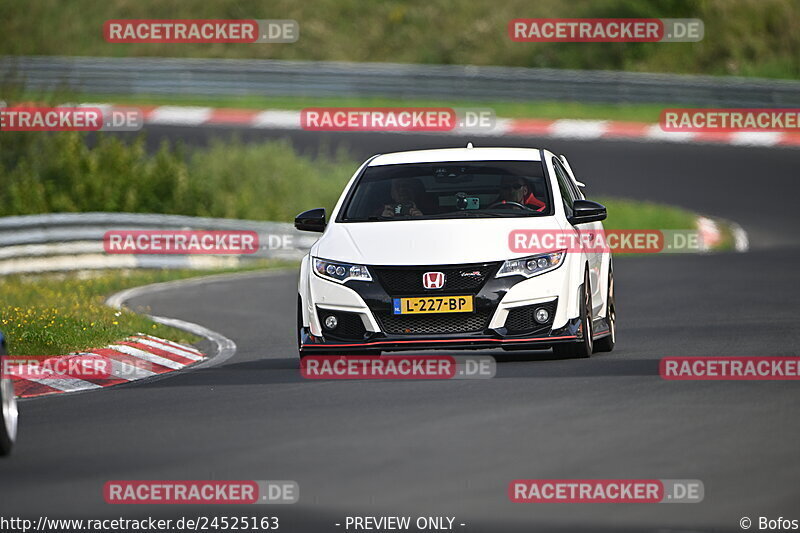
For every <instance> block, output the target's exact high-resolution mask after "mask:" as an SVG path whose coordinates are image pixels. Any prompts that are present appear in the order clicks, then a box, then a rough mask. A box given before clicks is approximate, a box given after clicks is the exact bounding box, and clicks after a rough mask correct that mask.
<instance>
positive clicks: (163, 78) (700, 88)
mask: <svg viewBox="0 0 800 533" xmlns="http://www.w3.org/2000/svg"><path fill="white" fill-rule="evenodd" d="M0 79H5V80H18V81H19V82H20V83H22V84H24V86H25V87H26V88H28V89H32V90H52V89H58V88H62V89H63V88H66V89H70V90H73V91H79V92H87V93H94V94H124V95H135V94H152V95H159V94H169V95H172V96H175V95H181V94H184V95H214V96H236V95H262V96H263V95H267V96H310V97H325V96H385V97H395V98H410V97H415V98H447V99H451V98H453V96H454V95H458V97H459V98H462V99H472V100H495V101H498V100H511V101H524V100H562V101H563V100H569V101H582V102H605V103H626V102H637V103H647V102H649V103H658V104H670V105H699V106H719V107H726V106H727V107H733V106H737V107H798V106H800V82H796V81H788V80H767V79H754V78H737V77H713V76H686V75H672V74H645V73H632V72H615V71H584V70H557V69H539V68H513V67H476V66H459V65H409V64H394V63H347V62H300V61H278V60H237V59H172V58H119V57H114V58H111V57H108V58H105V57H59V56H18V57H17V56H4V57H2V58H0Z"/></svg>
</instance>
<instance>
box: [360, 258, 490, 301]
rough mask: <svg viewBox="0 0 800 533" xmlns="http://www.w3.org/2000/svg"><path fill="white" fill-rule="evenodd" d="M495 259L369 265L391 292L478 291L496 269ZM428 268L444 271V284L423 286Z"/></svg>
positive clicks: (433, 270)
mask: <svg viewBox="0 0 800 533" xmlns="http://www.w3.org/2000/svg"><path fill="white" fill-rule="evenodd" d="M497 266H498V265H497V264H496V263H482V264H478V265H460V266H458V267H446V266H445V267H441V266H428V267H403V268H399V267H398V268H386V267H370V268H371V269H372V270H373V271H374V272H375V273H376V275H377V277H378V281H379V282H380V284H381V285H382V286H383V288H384V289H385V290H386V292H388V293H389V294H391V295H404V294H425V293H433V292H437V293H456V292H465V293H472V294H475V293H477V292H478V291H479V290H480V288H481V287H483V284H484V283H485V282H486V280H487V279H488V278H489V276H492V275H494V273H495V272H496V271H497ZM425 272H442V273H444V276H445V280H444V287H443V288H441V289H426V288H425V287H423V286H422V276H423V275H424V274H425Z"/></svg>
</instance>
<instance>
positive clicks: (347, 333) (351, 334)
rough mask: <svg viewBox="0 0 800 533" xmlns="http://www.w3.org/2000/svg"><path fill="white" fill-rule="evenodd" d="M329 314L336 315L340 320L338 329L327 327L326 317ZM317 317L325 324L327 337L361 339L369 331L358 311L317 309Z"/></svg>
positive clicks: (323, 330)
mask: <svg viewBox="0 0 800 533" xmlns="http://www.w3.org/2000/svg"><path fill="white" fill-rule="evenodd" d="M328 315H334V316H335V317H336V319H337V320H338V321H339V324H338V325H337V326H336V329H326V328H325V326H324V324H325V317H326V316H328ZM317 317H318V318H319V323H320V324H322V325H323V326H322V332H323V334H324V335H325V337H326V338H328V337H330V338H332V339H341V340H359V341H360V340H363V339H364V335H365V334H366V332H367V330H366V328H365V327H364V323H363V322H362V321H361V316H360V315H359V314H358V313H346V312H343V311H328V310H327V309H317Z"/></svg>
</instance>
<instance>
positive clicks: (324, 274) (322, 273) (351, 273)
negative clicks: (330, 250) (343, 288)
mask: <svg viewBox="0 0 800 533" xmlns="http://www.w3.org/2000/svg"><path fill="white" fill-rule="evenodd" d="M314 271H315V272H316V273H317V275H318V276H319V277H321V278H325V279H329V280H331V281H335V282H337V283H344V282H345V281H349V280H351V279H357V280H359V281H372V276H370V275H369V270H367V267H365V266H364V265H351V264H349V263H336V262H334V261H326V260H325V259H317V258H316V257H315V258H314Z"/></svg>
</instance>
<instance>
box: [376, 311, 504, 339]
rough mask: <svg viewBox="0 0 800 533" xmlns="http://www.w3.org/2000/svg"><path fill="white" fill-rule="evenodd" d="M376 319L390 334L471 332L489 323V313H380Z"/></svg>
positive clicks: (481, 329) (484, 327)
mask: <svg viewBox="0 0 800 533" xmlns="http://www.w3.org/2000/svg"><path fill="white" fill-rule="evenodd" d="M378 320H379V321H380V323H381V328H382V329H383V331H384V332H385V333H388V334H390V335H433V334H437V333H472V332H476V331H483V330H485V329H486V327H487V326H488V325H489V313H488V312H477V313H445V314H430V315H408V316H404V315H390V314H380V315H378Z"/></svg>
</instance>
